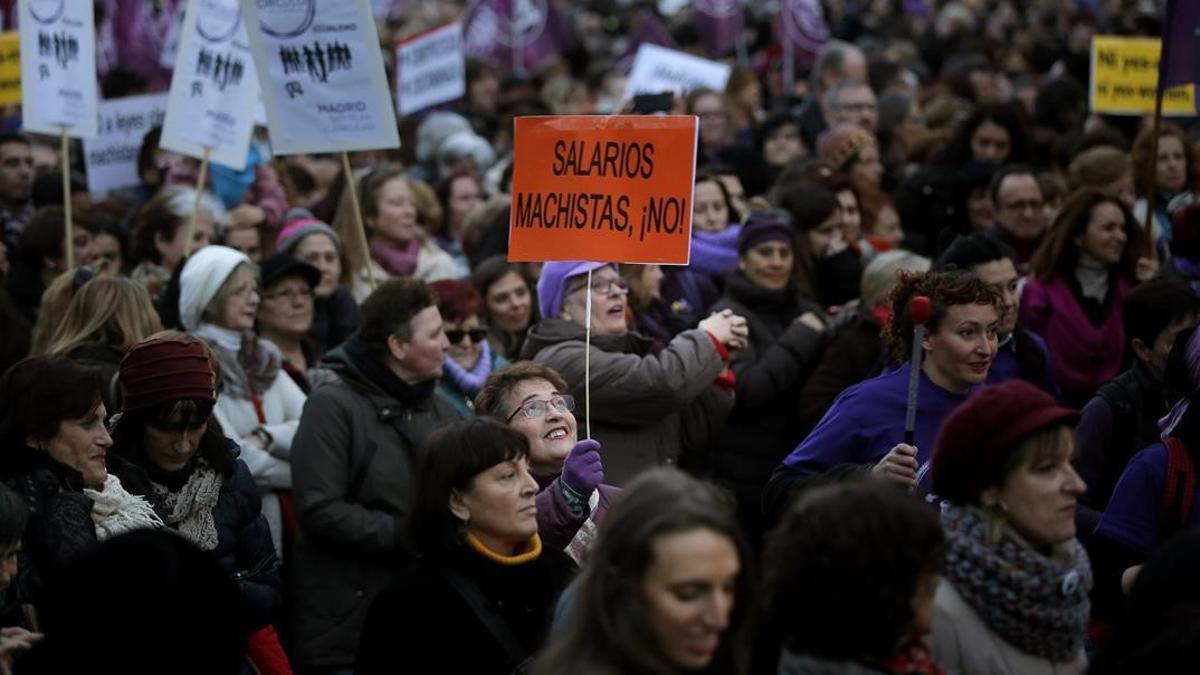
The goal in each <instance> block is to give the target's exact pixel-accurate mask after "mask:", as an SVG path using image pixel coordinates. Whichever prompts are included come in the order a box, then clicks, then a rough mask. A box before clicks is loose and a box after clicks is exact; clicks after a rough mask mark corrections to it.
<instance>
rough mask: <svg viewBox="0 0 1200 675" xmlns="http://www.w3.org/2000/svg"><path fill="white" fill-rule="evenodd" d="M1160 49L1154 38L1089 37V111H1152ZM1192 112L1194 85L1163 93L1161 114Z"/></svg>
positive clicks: (1172, 114)
mask: <svg viewBox="0 0 1200 675" xmlns="http://www.w3.org/2000/svg"><path fill="white" fill-rule="evenodd" d="M1161 51H1162V44H1161V43H1160V42H1159V40H1158V39H1157V38H1130V37H1115V36H1111V35H1097V36H1096V37H1094V38H1092V89H1091V92H1090V103H1091V109H1092V111H1093V112H1098V113H1108V114H1113V115H1144V114H1148V113H1153V112H1154V97H1155V89H1156V88H1157V86H1158V59H1159V54H1160V53H1161ZM1195 114H1196V104H1195V85H1194V84H1189V85H1183V86H1178V87H1171V88H1170V89H1167V90H1166V91H1164V92H1163V115H1165V116H1190V115H1195Z"/></svg>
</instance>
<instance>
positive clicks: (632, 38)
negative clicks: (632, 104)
mask: <svg viewBox="0 0 1200 675" xmlns="http://www.w3.org/2000/svg"><path fill="white" fill-rule="evenodd" d="M643 44H650V45H658V46H659V47H667V48H669V49H679V45H677V44H675V38H673V37H671V31H669V30H667V27H666V26H665V25H664V24H663V22H662V19H660V18H658V15H657V14H655V13H654V12H653V11H651V10H649V9H646V8H642V9H639V10H638V12H637V14H635V15H634V17H633V21H632V22H631V24H630V28H629V42H628V44H626V46H625V51H624V52H623V53H622V54H621V56H620V58H618V59H617V61H616V63H615V64H613V70H615V71H616V72H618V73H621V74H625V75H628V74H629V69H630V68H631V67H632V66H633V57H634V56H636V55H637V50H638V47H641V46H642V45H643Z"/></svg>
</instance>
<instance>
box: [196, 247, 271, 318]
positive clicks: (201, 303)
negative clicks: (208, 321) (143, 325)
mask: <svg viewBox="0 0 1200 675" xmlns="http://www.w3.org/2000/svg"><path fill="white" fill-rule="evenodd" d="M243 263H244V264H247V265H252V264H253V263H251V262H250V258H247V257H246V254H245V253H242V252H241V251H238V250H236V249H232V248H229V247H228V246H205V247H204V248H202V249H200V250H199V251H196V252H195V253H193V254H192V257H190V258H188V260H187V262H186V263H184V265H183V271H182V272H181V273H180V274H179V323H181V324H183V328H184V330H189V331H192V330H196V328H197V327H198V326H199V325H200V318H201V316H203V314H204V308H205V307H207V306H208V303H210V302H212V299H213V298H215V297H217V293H218V292H219V291H220V290H221V286H222V285H223V284H224V283H225V280H226V279H228V278H229V275H231V274H233V271H234V270H235V269H237V267H238V265H241V264H243Z"/></svg>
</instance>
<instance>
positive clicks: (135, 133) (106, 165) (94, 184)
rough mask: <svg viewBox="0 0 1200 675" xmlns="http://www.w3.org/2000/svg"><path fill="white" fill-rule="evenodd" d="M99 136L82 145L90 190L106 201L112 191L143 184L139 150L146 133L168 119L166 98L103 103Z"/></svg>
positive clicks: (156, 96) (155, 96) (123, 99)
mask: <svg viewBox="0 0 1200 675" xmlns="http://www.w3.org/2000/svg"><path fill="white" fill-rule="evenodd" d="M99 109H100V111H99V121H98V125H97V128H98V133H97V134H96V137H95V138H88V139H84V141H83V165H84V168H85V170H86V171H87V179H88V190H89V191H91V193H92V195H93V196H95V197H97V198H103V197H104V196H105V195H107V194H108V193H109V191H111V190H118V189H121V188H128V187H134V186H137V185H139V184H140V183H141V180H140V177H139V176H138V171H137V159H138V150H140V149H141V147H142V137H144V136H145V135H146V132H147V131H150V129H152V128H154V127H155V126H157V125H160V124H162V123H163V119H164V118H165V117H166V116H167V95H166V94H149V95H147V96H131V97H129V98H118V99H113V100H110V101H101V102H100V106H99Z"/></svg>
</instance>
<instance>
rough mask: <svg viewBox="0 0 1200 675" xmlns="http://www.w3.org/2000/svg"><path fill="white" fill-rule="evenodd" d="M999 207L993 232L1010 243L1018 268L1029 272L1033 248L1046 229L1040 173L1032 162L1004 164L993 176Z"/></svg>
mask: <svg viewBox="0 0 1200 675" xmlns="http://www.w3.org/2000/svg"><path fill="white" fill-rule="evenodd" d="M990 191H991V193H992V203H993V204H994V205H995V208H996V227H995V229H994V230H992V234H993V235H994V236H995V237H996V238H997V239H999V240H1000V241H1002V242H1004V243H1005V244H1007V245H1008V246H1010V247H1011V248H1012V250H1013V253H1015V254H1016V255H1015V256H1014V257H1013V262H1014V263H1016V265H1017V272H1019V273H1021V274H1022V275H1024V274H1026V273H1028V272H1029V264H1030V261H1031V260H1032V259H1033V252H1034V251H1036V250H1037V248H1038V245H1039V244H1041V243H1042V238H1043V235H1045V233H1046V227H1047V225H1048V224H1047V223H1046V215H1045V213H1044V212H1043V211H1042V206H1043V203H1044V199H1043V197H1042V188H1041V185H1039V184H1038V181H1037V177H1036V176H1034V175H1033V170H1032V169H1030V168H1029V167H1028V166H1025V165H1020V164H1015V165H1009V166H1005V167H1003V168H1001V169H1000V170H999V171H997V172H996V173H995V175H993V176H992V184H991V187H990Z"/></svg>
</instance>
